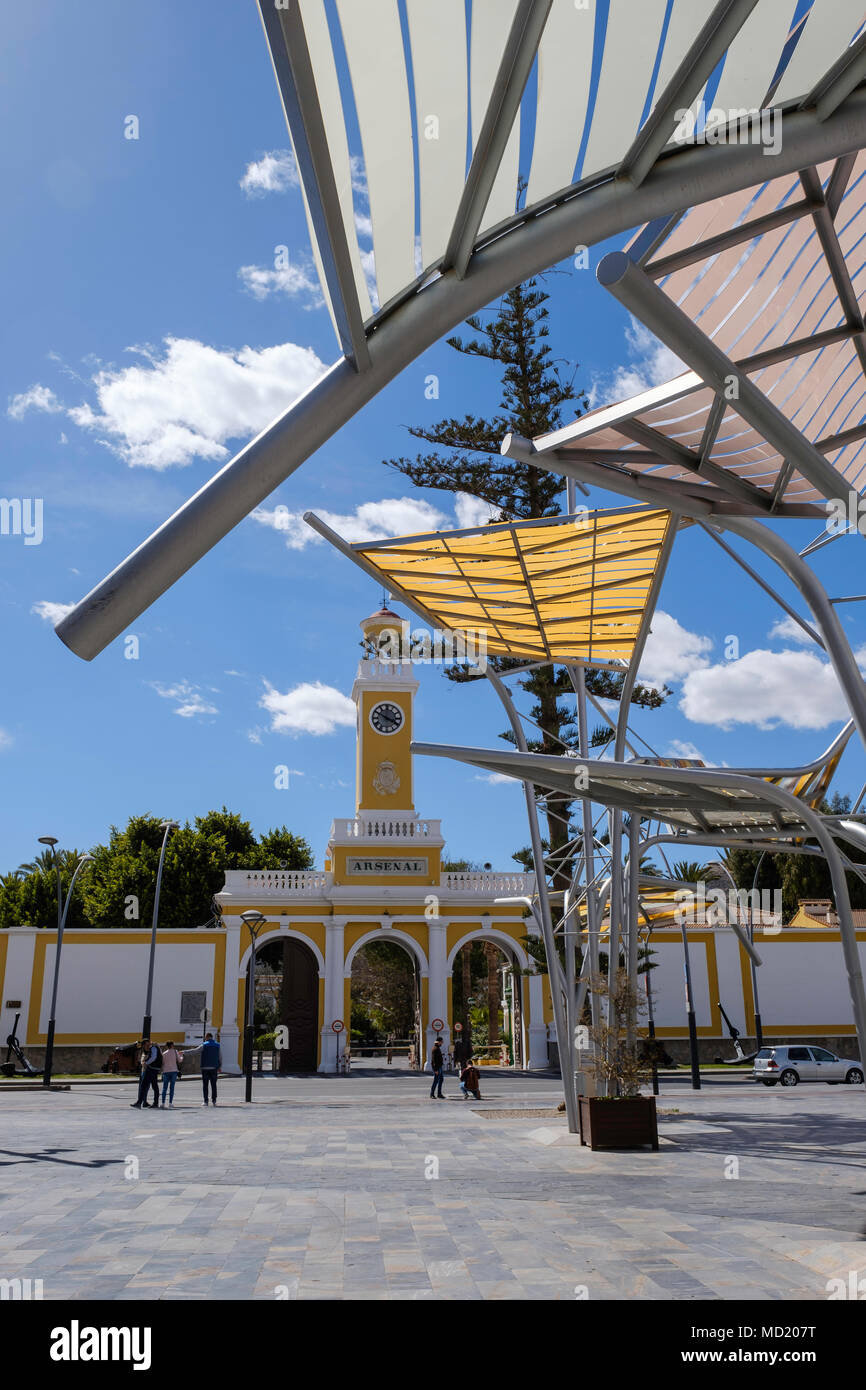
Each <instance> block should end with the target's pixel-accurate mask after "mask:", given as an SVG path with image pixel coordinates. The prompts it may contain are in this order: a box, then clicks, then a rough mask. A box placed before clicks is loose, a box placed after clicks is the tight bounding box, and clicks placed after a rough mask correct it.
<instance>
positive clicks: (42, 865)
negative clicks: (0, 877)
mask: <svg viewBox="0 0 866 1390" xmlns="http://www.w3.org/2000/svg"><path fill="white" fill-rule="evenodd" d="M81 853H82V851H81V850H80V849H62V850H60V851H59V853H58V855H57V860H58V863H59V864H60V869H61V872H63V873H67V872H68V873H74V871H75V866H76V864H77V863H78V861H79V859H80V858H81ZM53 873H54V851H53V850H50V849H44V850H43V851H42V853H41V854H37V856H36V858H35V859H31V860H29V862H27V863H25V864H19V865H18V868H17V869H16V870H15V877H16V878H27V876H28V875H29V874H46V875H51V874H53Z"/></svg>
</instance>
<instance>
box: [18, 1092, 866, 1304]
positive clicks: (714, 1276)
mask: <svg viewBox="0 0 866 1390" xmlns="http://www.w3.org/2000/svg"><path fill="white" fill-rule="evenodd" d="M445 1093H446V1100H445V1101H439V1100H430V1098H429V1078H427V1079H426V1080H425V1078H424V1077H423V1076H422V1077H419V1076H418V1075H416V1074H411V1073H408V1072H405V1071H403V1070H402V1069H401V1070H398V1071H388V1070H386V1069H385V1068H384V1067H378V1066H376V1065H370V1066H369V1067H367V1068H364V1069H362V1070H360V1071H358V1072H355V1073H354V1074H353V1075H351V1076H348V1077H316V1076H310V1077H295V1078H286V1079H280V1078H272V1077H267V1078H262V1079H258V1080H257V1081H256V1082H255V1101H254V1103H253V1105H252V1106H249V1105H245V1104H244V1103H243V1082H242V1080H240V1079H236V1078H231V1079H227V1078H224V1079H222V1081H221V1084H220V1103H219V1105H218V1107H217V1108H216V1109H213V1108H208V1109H203V1108H202V1107H201V1104H200V1101H201V1092H200V1086H199V1082H198V1080H197V1079H196V1078H189V1079H187V1080H185V1081H183V1082H182V1083H181V1085H180V1086H179V1088H178V1092H177V1096H176V1102H175V1107H174V1109H173V1110H165V1111H159V1112H154V1111H152V1110H147V1111H137V1110H132V1109H130V1108H129V1102H130V1101H131V1100H132V1099H133V1094H134V1092H133V1091H132V1089H131V1087H130V1086H129V1085H123V1084H120V1083H115V1082H112V1083H108V1084H103V1085H93V1086H75V1087H73V1088H72V1089H71V1090H70V1091H68V1092H60V1093H52V1094H49V1095H46V1094H43V1093H41V1092H38V1091H26V1092H20V1093H14V1092H10V1091H8V1090H7V1091H4V1092H2V1093H0V1115H2V1138H0V1278H6V1279H14V1278H20V1279H28V1278H29V1279H31V1280H37V1279H38V1280H41V1281H42V1296H43V1298H44V1299H46V1300H49V1299H51V1300H69V1299H73V1300H86V1299H106V1298H107V1299H147V1300H152V1299H193V1300H195V1299H214V1298H217V1299H250V1298H254V1299H275V1298H277V1299H285V1298H289V1299H521V1300H522V1299H558V1300H563V1299H568V1300H573V1299H575V1298H589V1299H591V1300H592V1299H595V1300H610V1299H662V1300H664V1299H693V1300H695V1299H701V1300H703V1299H738V1298H746V1299H752V1300H789V1299H807V1300H826V1299H827V1298H828V1281H830V1280H832V1279H838V1278H841V1279H843V1280H844V1281H846V1284H847V1283H848V1281H849V1280H850V1278H851V1271H852V1270H853V1271H855V1272H856V1277H857V1278H866V1243H864V1227H866V1152H864V1134H866V1095H864V1091H863V1088H862V1087H856V1088H849V1087H845V1086H839V1087H825V1086H800V1087H797V1088H796V1089H794V1090H791V1091H780V1090H779V1089H778V1088H777V1089H775V1090H773V1091H770V1090H767V1089H765V1088H763V1087H756V1086H755V1085H754V1084H753V1083H751V1082H749V1081H748V1080H746V1079H745V1078H743V1077H736V1078H728V1077H724V1078H723V1079H721V1080H717V1081H710V1082H709V1083H708V1084H707V1085H706V1087H705V1089H704V1090H702V1091H701V1092H699V1093H695V1092H692V1091H691V1090H690V1089H689V1087H688V1083H687V1080H686V1079H683V1080H682V1081H680V1080H676V1081H670V1082H665V1083H663V1086H662V1095H661V1097H660V1100H659V1104H660V1107H661V1112H662V1113H661V1118H660V1135H661V1150H660V1152H659V1153H652V1152H650V1151H646V1152H637V1153H600V1152H598V1153H591V1152H590V1151H589V1150H588V1149H586V1148H582V1147H581V1146H580V1143H579V1140H578V1139H576V1138H575V1137H573V1136H570V1135H568V1133H567V1131H566V1127H565V1122H564V1119H563V1118H562V1117H561V1116H557V1115H556V1114H555V1113H551V1112H554V1111H555V1106H556V1104H557V1102H558V1100H559V1098H560V1094H561V1092H560V1090H559V1084H558V1081H557V1079H556V1078H555V1077H552V1076H543V1075H542V1076H526V1075H520V1074H516V1075H515V1074H511V1073H507V1072H491V1073H488V1074H486V1075H484V1077H483V1095H484V1099H483V1101H482V1102H481V1103H478V1102H475V1101H472V1102H466V1101H464V1100H463V1099H462V1098H461V1097H460V1095H459V1092H458V1089H457V1084H456V1081H454V1080H453V1079H449V1080H447V1081H446V1084H445ZM508 1111H516V1112H519V1113H517V1114H503V1113H502V1112H508ZM831 1287H832V1286H831Z"/></svg>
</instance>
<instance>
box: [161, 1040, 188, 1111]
mask: <svg viewBox="0 0 866 1390" xmlns="http://www.w3.org/2000/svg"><path fill="white" fill-rule="evenodd" d="M182 1061H183V1053H182V1052H178V1050H177V1048H176V1047H175V1045H174V1043H173V1042H167V1043H166V1045H165V1047H164V1049H163V1053H162V1108H163V1109H165V1093H166V1091H168V1108H169V1110H173V1109H174V1084H175V1082H176V1081H177V1078H178V1075H179V1073H180V1064H181V1062H182Z"/></svg>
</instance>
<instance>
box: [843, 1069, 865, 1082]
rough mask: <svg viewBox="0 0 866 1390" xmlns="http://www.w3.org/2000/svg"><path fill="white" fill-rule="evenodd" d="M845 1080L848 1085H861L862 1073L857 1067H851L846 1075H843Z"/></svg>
mask: <svg viewBox="0 0 866 1390" xmlns="http://www.w3.org/2000/svg"><path fill="white" fill-rule="evenodd" d="M845 1081H846V1083H847V1085H849V1086H862V1085H863V1073H862V1071H860V1070H859V1069H858V1068H857V1067H852V1068H851V1070H850V1071H849V1072H848V1075H847V1076H846V1077H845Z"/></svg>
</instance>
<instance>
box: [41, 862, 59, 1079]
mask: <svg viewBox="0 0 866 1390" xmlns="http://www.w3.org/2000/svg"><path fill="white" fill-rule="evenodd" d="M51 853H52V854H53V855H54V870H55V874H56V878H57V946H56V948H55V951H54V984H53V986H52V989H51V1015H50V1017H49V1019H48V1032H47V1033H46V1035H45V1063H44V1066H43V1069H42V1085H43V1086H44V1087H45V1088H46V1089H47V1088H48V1087H49V1086H50V1085H51V1073H52V1070H53V1067H54V1015H55V1010H56V1008H57V981H58V979H59V978H60V949H61V947H62V945H63V884H62V882H61V879H60V860H59V859H58V858H57V850H56V848H55V847H54V845H52V846H51Z"/></svg>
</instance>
